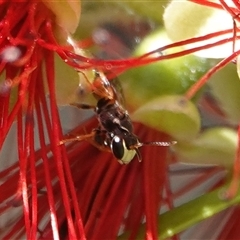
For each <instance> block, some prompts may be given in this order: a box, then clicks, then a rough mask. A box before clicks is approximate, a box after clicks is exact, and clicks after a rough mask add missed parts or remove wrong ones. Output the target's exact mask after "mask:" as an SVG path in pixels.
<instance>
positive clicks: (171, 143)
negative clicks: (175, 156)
mask: <svg viewBox="0 0 240 240" xmlns="http://www.w3.org/2000/svg"><path fill="white" fill-rule="evenodd" d="M176 143H177V141H169V142H144V143H140V144H141V146H159V147H168V146H172V145H175V144H176Z"/></svg>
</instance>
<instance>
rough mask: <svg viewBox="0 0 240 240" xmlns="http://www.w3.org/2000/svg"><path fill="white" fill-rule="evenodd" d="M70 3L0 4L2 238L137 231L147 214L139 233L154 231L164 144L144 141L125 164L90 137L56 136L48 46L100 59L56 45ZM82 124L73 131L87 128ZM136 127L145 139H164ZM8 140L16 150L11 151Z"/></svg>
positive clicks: (70, 20)
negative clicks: (137, 156) (66, 140)
mask: <svg viewBox="0 0 240 240" xmlns="http://www.w3.org/2000/svg"><path fill="white" fill-rule="evenodd" d="M76 7H77V5H76ZM76 7H75V6H74V2H71V1H66V2H61V4H59V3H52V2H49V1H43V2H40V1H34V0H32V1H21V2H14V1H6V2H2V3H1V42H0V49H1V53H0V54H1V75H2V76H4V78H3V79H2V80H1V86H0V99H1V100H0V101H1V105H0V114H1V116H0V117H1V125H0V127H1V128H0V131H1V134H0V136H1V137H0V146H1V149H2V150H3V151H2V155H1V167H2V169H1V174H0V176H1V186H0V189H1V197H0V199H1V210H0V211H1V215H2V216H3V219H4V224H3V226H2V229H1V238H3V239H9V238H16V239H18V238H21V237H23V236H25V237H26V238H27V239H36V238H41V239H44V238H45V239H49V238H54V239H59V238H69V239H85V238H86V237H87V238H99V237H100V236H101V237H102V238H104V239H109V238H115V237H116V236H117V235H118V233H119V231H120V227H122V228H124V229H125V230H131V231H130V234H131V237H133V238H134V237H135V236H136V234H137V231H138V229H139V226H140V223H142V221H143V218H145V220H146V224H147V227H146V236H147V238H149V239H150V238H154V239H155V238H157V224H156V223H157V221H156V219H157V215H158V210H159V203H160V201H161V192H162V190H163V183H164V179H165V173H166V154H167V150H166V148H161V149H160V150H159V148H157V149H156V147H152V148H151V150H150V149H149V148H146V149H143V151H142V154H143V156H146V155H150V152H151V158H152V159H151V161H144V163H143V164H138V162H137V161H134V162H133V163H132V164H131V166H130V167H127V166H120V165H119V163H117V161H114V160H113V159H112V155H111V154H109V153H103V152H99V150H97V149H95V148H94V147H92V146H89V143H87V142H83V143H79V142H73V143H72V144H70V145H69V146H67V148H65V146H63V145H61V144H60V142H61V140H62V139H63V136H62V131H61V124H60V119H59V114H58V108H57V104H56V95H55V71H54V52H56V53H58V55H59V56H60V57H61V58H62V59H63V60H65V62H68V63H69V65H71V66H73V67H75V68H78V69H81V67H82V68H87V67H90V68H91V67H94V65H93V64H95V63H96V64H99V65H101V64H102V65H104V64H105V62H104V61H97V60H94V59H93V60H92V62H91V59H87V58H86V57H84V56H80V55H76V54H75V53H74V52H73V50H74V49H72V52H71V50H69V47H66V46H60V45H59V43H58V41H62V42H63V43H65V44H66V41H65V42H64V38H65V39H66V40H67V36H68V33H69V32H71V31H73V30H74V29H75V27H76V25H75V24H76V23H77V20H78V18H79V11H78V10H77V8H76ZM63 9H64V11H63ZM72 56H73V57H74V58H71V57H72ZM80 61H82V62H81V63H82V65H81V64H79V62H80ZM47 93H48V95H47ZM94 126H96V123H94ZM82 128H83V126H81V127H80V131H79V130H78V129H75V130H74V131H73V133H74V134H84V133H85V132H83V131H82ZM85 128H86V129H89V128H88V127H87V126H86V127H85ZM92 128H93V125H90V129H92ZM138 128H140V126H139V127H136V130H137V129H138ZM141 132H142V133H141V134H140V135H139V137H143V138H144V140H148V136H149V135H151V137H152V136H153V137H154V134H156V135H155V139H156V140H159V139H161V140H162V139H168V137H167V136H166V135H165V134H159V133H156V132H155V131H153V132H154V134H152V131H150V130H149V131H147V130H145V131H144V130H142V131H141ZM9 135H12V136H13V138H14V141H12V138H9ZM149 140H150V139H149ZM151 140H153V139H151ZM15 146H16V149H17V153H15V152H14V151H11V150H10V151H9V148H10V149H14V148H15ZM11 152H12V153H13V156H12V157H11V161H8V158H9V159H10V155H11ZM158 155H160V156H161V157H160V158H159V157H157V156H158ZM6 158H7V160H6ZM3 162H4V163H3ZM149 176H152V177H149Z"/></svg>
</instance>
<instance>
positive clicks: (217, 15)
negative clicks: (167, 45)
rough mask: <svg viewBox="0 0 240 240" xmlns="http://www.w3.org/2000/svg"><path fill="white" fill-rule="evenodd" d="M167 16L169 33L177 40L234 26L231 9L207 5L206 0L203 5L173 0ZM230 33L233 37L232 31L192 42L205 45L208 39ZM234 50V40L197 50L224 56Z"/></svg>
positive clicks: (215, 38)
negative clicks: (205, 4) (225, 9)
mask: <svg viewBox="0 0 240 240" xmlns="http://www.w3.org/2000/svg"><path fill="white" fill-rule="evenodd" d="M199 3H201V2H199ZM163 19H164V25H165V28H166V31H167V33H168V36H169V37H170V38H171V39H172V40H173V41H180V40H185V39H189V38H194V37H198V36H204V35H206V34H209V33H213V32H217V31H221V30H226V29H232V28H233V20H232V16H231V15H230V14H229V13H228V12H227V11H224V10H220V9H216V8H214V7H208V6H204V1H202V5H200V4H196V3H193V2H191V1H187V0H181V1H171V3H170V4H169V5H168V6H167V8H166V10H165V12H164V15H163ZM230 37H232V33H230V34H228V35H226V34H225V35H223V36H218V37H214V38H213V39H211V40H207V41H201V42H200V43H194V44H191V47H193V46H204V45H206V44H207V43H213V42H216V41H219V40H220V39H227V38H230ZM236 49H239V47H236ZM231 53H232V42H229V43H226V44H223V45H220V46H217V47H214V48H213V47H212V48H211V49H206V50H202V51H201V52H197V53H196V54H198V56H203V57H209V58H223V57H226V56H228V55H230V54H231Z"/></svg>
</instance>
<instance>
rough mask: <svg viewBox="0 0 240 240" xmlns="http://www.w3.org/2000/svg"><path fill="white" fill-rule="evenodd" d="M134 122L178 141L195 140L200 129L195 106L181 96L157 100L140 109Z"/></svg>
mask: <svg viewBox="0 0 240 240" xmlns="http://www.w3.org/2000/svg"><path fill="white" fill-rule="evenodd" d="M132 120H133V121H137V122H141V123H143V124H145V125H147V126H150V127H152V128H155V129H157V130H159V131H163V132H165V133H167V134H169V135H171V136H172V137H173V138H174V139H176V140H180V139H181V140H183V139H185V140H187V139H192V138H194V137H195V136H196V135H197V133H198V131H199V129H200V117H199V113H198V110H197V108H196V107H195V105H194V104H193V103H192V102H190V101H188V100H187V99H185V98H184V97H183V96H179V95H166V96H160V97H157V98H155V99H154V100H152V101H149V102H148V103H146V104H144V105H143V106H141V107H139V108H138V109H137V110H136V111H135V112H133V114H132Z"/></svg>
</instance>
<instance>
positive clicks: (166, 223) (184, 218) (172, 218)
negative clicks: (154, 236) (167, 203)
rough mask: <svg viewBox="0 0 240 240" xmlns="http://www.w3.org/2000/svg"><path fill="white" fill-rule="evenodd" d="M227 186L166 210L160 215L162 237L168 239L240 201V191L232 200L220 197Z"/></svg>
mask: <svg viewBox="0 0 240 240" xmlns="http://www.w3.org/2000/svg"><path fill="white" fill-rule="evenodd" d="M226 188H227V185H225V186H224V187H223V188H220V189H217V190H215V191H213V192H211V193H207V194H204V195H203V196H201V197H198V198H196V199H194V200H192V201H190V202H188V203H186V204H183V205H181V206H180V207H177V208H174V209H173V210H171V211H169V212H166V213H164V214H162V215H160V217H159V228H160V236H159V238H160V239H166V238H169V237H171V236H174V235H175V234H177V233H180V232H182V231H183V230H185V229H187V228H189V227H191V226H193V225H194V224H196V223H198V222H200V221H202V220H204V219H207V218H209V217H211V216H213V215H215V214H217V213H219V212H221V211H223V210H224V209H227V208H228V207H230V206H233V205H234V204H237V203H240V193H238V194H237V196H236V197H235V198H233V199H231V200H228V201H227V200H222V199H220V197H219V196H220V195H221V193H223V192H224V191H225V190H226Z"/></svg>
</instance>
